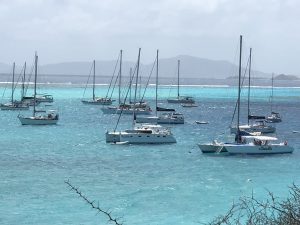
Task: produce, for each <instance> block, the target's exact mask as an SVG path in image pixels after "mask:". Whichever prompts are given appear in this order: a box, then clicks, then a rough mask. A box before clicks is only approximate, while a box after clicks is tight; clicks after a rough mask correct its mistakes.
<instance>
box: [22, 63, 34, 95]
mask: <svg viewBox="0 0 300 225" xmlns="http://www.w3.org/2000/svg"><path fill="white" fill-rule="evenodd" d="M33 70H34V62H33V63H32V66H31V71H30V73H29V76H28V79H27V85H26V87H25V91H24V96H26V94H27V90H28V88H29V83H30V79H31V76H32V74H33Z"/></svg>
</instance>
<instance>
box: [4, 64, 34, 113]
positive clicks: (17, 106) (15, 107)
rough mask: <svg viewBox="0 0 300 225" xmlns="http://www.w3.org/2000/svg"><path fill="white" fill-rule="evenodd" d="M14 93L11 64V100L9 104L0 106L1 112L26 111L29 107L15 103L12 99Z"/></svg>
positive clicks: (18, 102)
mask: <svg viewBox="0 0 300 225" xmlns="http://www.w3.org/2000/svg"><path fill="white" fill-rule="evenodd" d="M14 92H15V63H13V71H12V83H11V99H10V102H7V103H4V104H0V109H1V110H28V109H29V105H28V104H25V103H23V102H22V101H17V100H15V99H14Z"/></svg>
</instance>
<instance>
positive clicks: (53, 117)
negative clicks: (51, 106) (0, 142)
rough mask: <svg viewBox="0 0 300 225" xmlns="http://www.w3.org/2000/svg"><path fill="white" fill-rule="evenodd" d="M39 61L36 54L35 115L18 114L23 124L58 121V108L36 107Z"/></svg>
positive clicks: (53, 122)
mask: <svg viewBox="0 0 300 225" xmlns="http://www.w3.org/2000/svg"><path fill="white" fill-rule="evenodd" d="M37 63H38V56H37V54H35V74H34V95H33V96H34V99H33V115H32V116H29V117H28V116H22V115H18V118H19V120H20V122H21V124H22V125H54V124H57V121H58V118H59V116H58V112H57V111H56V110H48V111H47V110H37V109H36V96H37V94H36V87H37V86H36V83H37V73H38V71H37Z"/></svg>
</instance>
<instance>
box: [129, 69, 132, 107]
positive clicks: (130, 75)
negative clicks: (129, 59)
mask: <svg viewBox="0 0 300 225" xmlns="http://www.w3.org/2000/svg"><path fill="white" fill-rule="evenodd" d="M131 77H132V67H130V70H129V80H130V81H131ZM129 104H131V82H130V83H129Z"/></svg>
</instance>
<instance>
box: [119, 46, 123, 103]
mask: <svg viewBox="0 0 300 225" xmlns="http://www.w3.org/2000/svg"><path fill="white" fill-rule="evenodd" d="M122 55H123V50H122V49H121V50H120V70H119V105H121V83H122V80H121V77H122Z"/></svg>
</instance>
